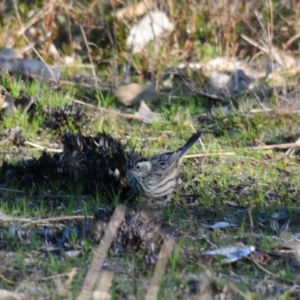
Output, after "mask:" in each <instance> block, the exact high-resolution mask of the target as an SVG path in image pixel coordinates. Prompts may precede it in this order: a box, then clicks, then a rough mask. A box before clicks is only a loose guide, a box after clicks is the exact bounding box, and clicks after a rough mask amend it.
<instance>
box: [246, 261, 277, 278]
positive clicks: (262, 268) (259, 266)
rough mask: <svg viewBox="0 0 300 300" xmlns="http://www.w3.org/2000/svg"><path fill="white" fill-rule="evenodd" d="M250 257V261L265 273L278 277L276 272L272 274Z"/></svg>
mask: <svg viewBox="0 0 300 300" xmlns="http://www.w3.org/2000/svg"><path fill="white" fill-rule="evenodd" d="M248 259H250V260H251V261H253V262H254V264H255V265H256V266H257V267H258V268H259V269H261V270H262V271H263V272H265V273H267V274H268V275H271V276H274V277H278V275H277V274H274V273H272V272H270V271H269V270H267V269H266V268H264V267H263V266H261V265H260V264H259V263H258V262H257V261H256V260H255V259H254V258H248Z"/></svg>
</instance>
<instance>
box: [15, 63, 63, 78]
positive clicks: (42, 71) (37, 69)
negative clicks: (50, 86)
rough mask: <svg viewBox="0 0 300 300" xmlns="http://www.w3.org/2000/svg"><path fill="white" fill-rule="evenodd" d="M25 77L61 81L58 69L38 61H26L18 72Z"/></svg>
mask: <svg viewBox="0 0 300 300" xmlns="http://www.w3.org/2000/svg"><path fill="white" fill-rule="evenodd" d="M17 72H18V73H20V74H22V75H24V76H31V77H37V78H40V79H49V80H59V78H60V71H59V69H58V68H53V67H49V66H47V65H46V64H44V63H43V62H41V61H39V60H36V59H24V60H22V62H21V64H20V65H19V67H18V70H17Z"/></svg>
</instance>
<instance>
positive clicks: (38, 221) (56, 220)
mask: <svg viewBox="0 0 300 300" xmlns="http://www.w3.org/2000/svg"><path fill="white" fill-rule="evenodd" d="M93 218H94V217H93V216H83V215H80V216H61V217H53V218H46V219H38V220H26V221H28V222H27V223H25V224H22V225H21V227H22V228H25V227H27V226H29V225H33V224H41V223H51V222H58V221H64V220H83V219H93Z"/></svg>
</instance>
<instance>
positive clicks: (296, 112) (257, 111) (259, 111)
mask: <svg viewBox="0 0 300 300" xmlns="http://www.w3.org/2000/svg"><path fill="white" fill-rule="evenodd" d="M270 113H273V114H279V115H299V114H300V110H292V111H289V110H286V109H270V108H266V109H251V110H250V111H249V114H270Z"/></svg>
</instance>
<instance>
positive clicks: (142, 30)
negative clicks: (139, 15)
mask: <svg viewBox="0 0 300 300" xmlns="http://www.w3.org/2000/svg"><path fill="white" fill-rule="evenodd" d="M173 30H174V25H173V24H172V23H171V22H170V21H169V19H168V17H167V15H166V14H165V13H164V12H160V11H157V12H150V13H149V14H147V15H146V16H145V17H144V18H143V19H141V20H140V22H139V23H138V24H137V25H135V26H133V27H132V28H131V30H130V33H129V36H128V37H127V40H126V45H127V46H128V47H132V51H133V53H138V52H141V51H142V50H143V48H144V47H145V45H146V44H147V43H149V42H150V41H152V40H153V39H155V38H160V37H163V36H168V35H169V34H170V33H171V32H172V31H173Z"/></svg>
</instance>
